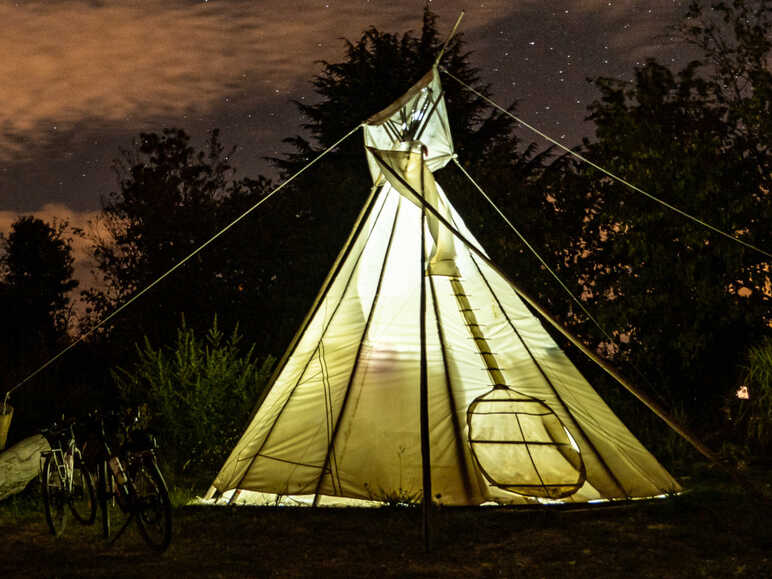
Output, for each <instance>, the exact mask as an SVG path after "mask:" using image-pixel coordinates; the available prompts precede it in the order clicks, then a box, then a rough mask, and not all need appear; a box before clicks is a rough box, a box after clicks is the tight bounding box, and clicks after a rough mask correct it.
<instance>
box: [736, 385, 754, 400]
mask: <svg viewBox="0 0 772 579" xmlns="http://www.w3.org/2000/svg"><path fill="white" fill-rule="evenodd" d="M736 395H737V397H738V398H739V399H740V400H748V399H749V398H750V397H751V395H750V393H749V392H748V387H747V386H740V387H739V388H738V389H737V393H736Z"/></svg>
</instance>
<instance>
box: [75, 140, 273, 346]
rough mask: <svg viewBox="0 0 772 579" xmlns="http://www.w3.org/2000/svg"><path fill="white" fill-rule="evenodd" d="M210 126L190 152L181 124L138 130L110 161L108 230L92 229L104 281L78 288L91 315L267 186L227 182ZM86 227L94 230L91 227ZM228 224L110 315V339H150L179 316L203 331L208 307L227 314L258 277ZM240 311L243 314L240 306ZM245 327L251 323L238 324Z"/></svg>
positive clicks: (231, 175)
mask: <svg viewBox="0 0 772 579" xmlns="http://www.w3.org/2000/svg"><path fill="white" fill-rule="evenodd" d="M231 154H232V151H228V152H226V151H225V150H224V147H223V146H222V144H221V142H220V139H219V133H218V131H216V130H215V131H213V132H212V134H211V135H210V138H209V141H208V143H207V145H206V148H205V149H203V150H196V149H195V148H194V147H193V146H191V145H190V137H189V136H188V135H187V134H186V133H185V132H184V131H182V130H178V129H165V130H164V131H163V132H162V133H161V134H157V133H142V134H141V135H140V138H139V140H138V141H136V142H135V143H134V147H133V149H131V150H125V151H122V158H120V159H119V160H117V161H116V162H115V169H116V173H117V175H118V179H119V184H120V191H119V192H114V193H111V194H110V196H109V197H108V199H106V200H105V201H103V209H102V214H101V222H100V224H99V225H101V226H102V228H103V230H104V231H106V232H107V235H101V236H100V235H99V234H98V233H93V234H92V235H91V241H92V244H93V246H92V251H93V255H94V259H95V261H96V264H97V269H98V271H99V273H100V275H101V277H102V281H103V283H104V287H103V288H99V289H92V290H89V291H87V292H85V294H84V295H85V298H86V300H87V302H88V303H89V304H90V306H91V313H92V314H93V317H95V318H102V317H104V316H105V315H106V314H108V313H109V312H111V311H112V310H114V309H115V308H116V307H117V306H119V305H121V304H123V303H125V302H126V301H127V300H128V299H130V298H131V297H132V296H133V295H135V294H136V293H137V292H139V291H141V290H142V289H144V288H145V287H147V286H148V285H149V284H150V283H152V282H153V281H155V280H156V279H158V278H159V276H161V275H162V274H164V273H165V272H166V271H168V270H169V269H170V268H171V267H172V266H173V265H175V264H176V263H178V262H179V261H180V260H182V259H184V258H185V257H186V256H188V255H189V254H190V253H191V252H192V251H193V250H195V249H196V248H198V247H199V246H200V245H201V244H202V243H204V242H205V241H206V240H208V239H209V238H210V237H211V236H212V235H214V234H215V233H216V232H218V231H219V230H220V229H221V228H222V227H224V226H225V225H226V224H227V223H229V222H230V221H231V220H232V219H233V218H234V217H235V216H236V215H238V214H239V213H241V212H242V211H243V210H244V209H246V207H247V206H249V205H251V204H252V203H254V202H255V201H256V200H257V199H259V198H260V196H261V195H262V194H263V192H264V191H265V189H266V188H267V187H269V185H270V183H269V182H268V181H267V180H265V179H263V178H261V179H259V180H256V181H255V180H250V179H243V180H236V179H235V171H234V169H233V168H232V167H231V166H230V164H229V161H230V156H231ZM94 229H95V231H97V232H98V231H100V229H99V228H98V227H97V228H94ZM250 231H251V229H250V228H246V227H244V226H241V227H237V228H235V229H234V230H232V231H231V232H230V233H229V235H228V236H224V237H223V238H221V239H219V240H218V241H217V242H216V243H214V244H212V245H211V246H209V247H208V248H207V249H206V250H205V251H203V252H201V253H199V254H198V255H196V256H195V257H194V258H193V259H191V260H190V261H189V262H187V263H186V264H185V265H183V266H182V267H181V268H180V269H179V270H177V271H176V272H175V273H174V276H173V279H165V280H164V281H162V282H161V283H159V284H158V285H157V286H155V287H154V288H153V289H152V290H151V292H149V293H148V294H147V295H145V296H143V298H142V299H141V300H138V301H137V302H136V303H135V304H133V306H132V308H133V312H132V315H131V317H130V318H129V317H122V318H118V319H117V321H116V325H115V328H114V330H113V332H114V338H115V340H116V341H118V342H122V343H127V342H128V343H133V342H138V341H139V340H141V338H142V336H144V335H147V336H149V337H150V338H151V340H152V341H153V342H154V343H163V342H165V341H167V340H169V339H171V338H173V336H174V331H175V328H176V325H177V320H178V319H179V315H180V313H182V312H184V313H186V314H187V319H188V321H189V323H190V324H191V326H192V327H194V328H204V327H207V326H208V320H210V319H211V316H212V315H213V313H215V312H218V311H221V312H222V314H221V315H222V318H223V319H225V320H226V321H228V322H229V321H231V320H232V319H233V317H234V316H241V315H242V314H244V313H245V312H244V310H240V311H235V310H236V309H237V307H236V306H238V305H239V304H242V305H243V301H244V298H243V295H242V294H248V295H250V296H251V297H254V296H255V292H256V291H257V289H259V286H260V282H259V280H257V279H256V271H258V270H259V268H257V267H255V268H253V267H250V266H249V264H250V263H254V262H255V254H254V251H253V249H254V245H253V244H251V243H244V240H243V239H242V238H240V236H244V235H249V234H250ZM247 317H249V316H248V313H247ZM245 325H246V326H248V327H250V330H251V329H252V327H251V325H250V324H248V323H247V324H245Z"/></svg>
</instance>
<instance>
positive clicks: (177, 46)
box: [0, 2, 281, 158]
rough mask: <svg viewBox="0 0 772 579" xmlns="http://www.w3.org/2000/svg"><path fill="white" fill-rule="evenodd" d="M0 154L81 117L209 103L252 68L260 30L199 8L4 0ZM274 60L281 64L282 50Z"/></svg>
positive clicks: (174, 110)
mask: <svg viewBox="0 0 772 579" xmlns="http://www.w3.org/2000/svg"><path fill="white" fill-rule="evenodd" d="M0 22H3V23H4V26H3V34H2V35H1V36H0V54H3V58H2V60H0V86H1V87H5V89H4V90H2V98H3V107H2V108H0V127H2V136H0V155H2V156H3V157H6V158H7V157H8V156H9V155H12V154H19V153H20V152H21V150H22V147H23V146H24V145H25V142H26V141H28V140H37V139H46V136H47V135H50V133H51V132H52V131H57V130H58V131H63V130H68V129H69V128H71V127H72V126H73V125H75V124H76V123H78V122H79V121H81V120H83V119H89V118H96V119H100V120H107V121H110V120H119V119H124V118H126V117H131V116H133V115H137V114H139V115H142V116H144V117H148V116H155V115H170V114H171V115H173V114H180V113H182V112H183V111H186V110H195V109H200V108H203V107H207V106H210V105H211V104H212V103H213V102H214V101H217V100H218V99H220V98H221V97H222V95H223V92H225V91H227V89H228V86H229V85H230V84H231V83H232V81H233V77H234V74H239V73H242V72H245V71H247V70H249V68H250V64H249V63H250V62H254V60H255V59H256V58H259V59H260V60H262V61H265V60H266V59H267V57H268V54H266V53H270V51H268V50H263V54H259V55H258V53H259V52H260V50H259V49H260V47H261V45H262V44H263V42H261V38H260V35H259V34H257V32H256V31H255V30H254V29H253V28H252V27H250V26H249V25H248V23H247V26H244V23H243V22H240V23H238V25H237V23H235V22H233V21H232V20H231V19H230V18H228V17H227V15H226V14H225V13H223V12H222V11H218V10H209V9H208V7H207V6H206V5H198V6H195V7H188V8H184V7H162V6H161V5H150V6H148V5H147V4H145V5H143V6H142V7H139V6H123V5H110V6H94V5H91V4H85V3H81V2H64V3H55V4H50V5H49V4H34V5H31V6H30V5H22V6H20V7H16V6H10V5H8V4H3V5H0ZM277 60H278V62H275V63H273V66H274V67H276V68H280V67H281V62H280V59H277Z"/></svg>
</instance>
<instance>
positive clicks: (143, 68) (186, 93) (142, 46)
mask: <svg viewBox="0 0 772 579" xmlns="http://www.w3.org/2000/svg"><path fill="white" fill-rule="evenodd" d="M423 5H424V1H423V0H372V1H367V0H349V1H345V2H344V1H335V0H318V1H317V0H304V1H296V0H262V1H260V2H256V1H246V0H209V1H208V2H202V1H201V0H198V1H194V0H164V1H156V0H144V1H123V2H102V1H96V0H94V1H90V2H87V1H72V0H65V1H47V2H22V1H19V2H13V1H5V0H0V22H2V23H3V33H2V35H0V54H2V55H3V57H2V59H0V96H1V97H2V106H0V231H7V229H8V226H9V225H10V223H11V222H12V221H13V220H14V219H15V218H16V217H17V216H18V215H19V214H35V215H36V216H38V217H41V218H43V219H47V220H50V219H51V218H52V217H54V216H57V217H59V218H66V219H68V220H69V221H70V223H71V224H72V225H78V226H82V225H84V224H85V223H86V222H87V220H88V219H90V218H93V216H94V215H95V212H97V211H98V209H99V207H100V196H103V195H105V194H107V193H109V192H110V191H113V190H115V189H116V188H117V186H116V180H115V176H114V174H113V172H112V169H111V163H112V160H113V159H115V158H116V157H117V156H118V148H119V147H128V146H129V145H130V144H131V140H132V138H133V137H135V136H137V135H138V133H139V132H140V131H159V130H160V129H162V128H164V127H180V128H184V129H185V130H187V131H188V132H189V133H190V134H191V135H192V136H193V138H194V141H195V143H196V144H200V143H201V142H202V141H203V139H204V138H205V136H206V134H207V131H209V130H211V129H212V128H215V127H218V128H220V129H221V137H222V140H223V142H224V143H225V145H226V146H231V145H238V146H239V149H238V152H237V155H236V157H235V158H234V159H233V160H232V161H233V164H234V165H235V166H236V167H238V169H239V174H240V175H241V176H251V177H256V176H257V174H258V173H264V174H268V175H269V176H273V175H271V172H270V171H271V170H270V167H268V166H267V165H266V163H265V162H264V161H263V157H265V156H270V155H277V154H281V153H282V152H283V151H287V148H286V145H284V144H283V143H282V142H281V140H282V139H283V138H285V137H287V136H291V135H293V134H297V133H298V132H300V128H299V126H300V123H301V122H302V120H301V119H300V118H299V115H298V113H297V111H296V109H295V107H294V106H293V105H292V104H291V102H290V101H291V100H300V101H306V102H313V101H312V99H313V98H314V94H313V92H312V88H311V84H310V81H311V80H312V78H313V77H314V75H315V74H317V73H319V71H320V70H321V67H320V65H319V64H318V62H317V61H318V60H320V59H326V60H329V61H333V62H335V61H339V60H342V59H343V56H344V55H343V42H342V39H343V38H348V39H351V40H356V39H358V38H359V37H360V35H361V32H362V31H363V30H364V29H365V28H367V27H368V26H370V25H373V26H375V27H377V28H378V29H379V30H381V31H386V32H399V33H402V32H405V31H407V30H413V31H414V32H416V33H418V32H420V27H421V16H422V8H423ZM431 8H432V10H433V11H434V12H436V13H437V14H438V15H439V17H440V19H439V22H438V26H439V29H440V30H441V31H442V35H444V34H445V33H446V32H447V31H449V30H450V28H451V27H452V25H453V23H454V22H455V20H456V18H457V17H458V14H459V13H460V11H461V10H462V9H465V10H466V14H465V16H464V19H463V21H462V25H461V29H460V30H461V32H462V33H463V35H464V39H465V40H466V43H467V44H466V46H467V49H469V50H471V51H472V52H473V54H472V57H471V62H472V64H473V65H474V66H476V67H478V68H479V69H480V70H481V72H482V77H483V80H484V81H485V82H487V83H489V84H490V85H491V90H492V93H493V98H494V100H496V101H497V102H499V103H500V104H502V105H507V104H509V103H510V102H512V101H513V100H518V101H519V107H518V112H519V114H520V115H521V116H522V117H523V118H524V119H525V120H527V121H528V122H530V123H532V124H534V125H536V126H537V127H539V128H541V129H542V130H544V131H545V132H547V133H548V134H550V135H551V136H553V137H554V138H556V139H559V140H561V141H562V142H564V143H565V144H566V145H574V144H577V143H578V142H579V141H580V140H581V138H582V137H584V136H592V126H591V125H589V124H587V123H585V122H584V121H583V119H584V118H585V116H586V115H587V110H586V107H587V105H588V104H589V103H590V102H591V101H592V100H593V99H594V98H595V96H596V93H595V92H594V90H593V89H592V87H591V86H590V85H589V84H588V83H587V81H586V79H587V78H588V77H595V76H612V77H617V78H622V79H628V80H629V79H631V78H632V72H633V68H634V66H635V65H636V64H638V63H642V62H643V61H644V60H645V59H646V58H650V57H654V58H657V59H658V60H660V62H663V63H672V64H673V65H674V66H675V67H679V66H682V65H683V64H685V61H686V57H685V56H683V54H684V52H683V47H682V46H678V45H676V44H674V43H673V42H672V41H671V39H670V38H669V37H668V36H667V34H666V28H667V26H668V25H673V24H676V23H677V22H678V20H679V16H680V14H681V13H682V12H683V11H684V10H685V2H680V1H673V0H648V1H647V2H633V1H609V0H602V1H601V0H561V1H557V0H538V1H537V0H518V1H516V2H510V1H503V0H492V1H485V2H479V1H478V2H474V3H469V2H464V1H460V0H459V1H457V0H445V1H442V2H440V1H436V0H435V1H434V2H432V3H431ZM405 88H407V87H405ZM373 112H375V111H373ZM361 120H362V119H351V126H352V127H354V126H355V125H356V124H358V123H359V122H360V121H361ZM523 131H524V132H523V134H522V135H521V137H522V138H523V139H524V140H526V141H531V140H534V141H537V142H538V137H536V136H532V135H530V134H528V133H527V132H525V131H526V130H525V129H523ZM76 245H77V246H78V247H76V250H77V253H78V257H79V264H78V265H79V268H78V269H79V271H81V272H82V271H83V269H82V268H83V267H84V264H83V262H82V259H80V258H81V255H82V247H81V246H80V244H79V243H76Z"/></svg>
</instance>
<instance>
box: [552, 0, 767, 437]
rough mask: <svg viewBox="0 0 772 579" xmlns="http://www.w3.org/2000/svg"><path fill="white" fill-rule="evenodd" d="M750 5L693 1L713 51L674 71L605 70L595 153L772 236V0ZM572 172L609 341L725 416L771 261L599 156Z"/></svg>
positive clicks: (695, 209)
mask: <svg viewBox="0 0 772 579" xmlns="http://www.w3.org/2000/svg"><path fill="white" fill-rule="evenodd" d="M750 5H751V3H750V2H747V3H746V2H743V1H740V0H738V1H736V2H733V3H732V4H731V5H729V4H725V3H719V4H716V5H715V6H714V11H713V13H714V14H718V15H721V18H722V20H721V21H722V23H723V26H722V27H720V28H719V27H717V26H712V25H708V24H705V23H704V22H702V23H700V22H701V21H700V18H702V17H704V16H706V14H707V12H708V11H707V10H706V9H705V8H704V7H702V6H701V5H699V4H696V3H695V4H693V5H692V8H691V12H690V15H689V17H688V19H687V21H686V23H685V25H684V26H683V27H682V28H681V30H682V31H683V32H684V34H685V35H686V37H687V38H688V39H690V40H691V41H692V42H694V43H695V44H696V45H697V46H699V47H700V48H701V49H702V51H703V57H702V59H701V60H699V61H695V62H692V63H690V64H689V65H688V66H687V67H685V68H684V69H683V70H680V71H678V72H677V73H673V72H672V71H671V70H670V69H668V68H667V67H665V66H662V65H660V64H658V63H656V62H654V61H649V62H647V63H646V64H645V65H644V66H641V67H639V68H637V69H636V70H635V79H634V81H633V82H632V83H623V82H620V81H617V80H613V79H596V81H595V84H596V86H597V87H598V88H599V90H600V92H601V98H600V99H599V100H598V101H596V102H595V103H593V104H592V106H591V107H590V112H591V116H590V118H591V119H592V120H593V121H594V122H595V125H596V140H595V141H594V142H589V141H585V144H584V149H585V152H584V154H585V156H587V157H589V158H591V159H593V160H595V161H596V162H598V163H599V164H600V165H603V166H604V167H606V168H607V169H609V170H611V171H612V172H614V173H616V174H618V175H621V176H623V177H624V178H625V179H627V180H628V181H630V182H632V183H635V184H636V185H637V186H639V187H641V188H642V189H643V190H645V191H648V192H649V193H651V194H653V195H656V196H657V197H659V198H661V199H665V200H666V201H668V202H670V203H672V204H673V205H676V206H678V207H680V208H682V209H684V210H685V211H687V212H689V213H691V214H693V215H698V216H700V217H701V218H702V219H704V220H705V221H707V222H709V223H711V224H713V225H715V226H717V227H719V228H721V229H722V230H724V231H728V232H730V233H732V234H734V235H737V236H739V237H741V238H742V239H744V240H745V241H747V242H749V243H752V244H754V245H756V246H759V247H765V248H769V247H770V245H772V243H771V242H772V237H771V236H770V229H769V223H770V218H772V198H770V187H771V185H772V183H770V160H771V159H770V149H769V143H770V142H772V133H771V132H770V125H769V111H770V96H771V95H772V90H770V88H771V87H772V83H770V75H769V71H768V69H767V67H768V62H769V50H770V43H769V41H768V40H767V39H766V38H765V37H764V35H763V34H761V32H760V31H762V30H768V29H769V28H768V24H769V15H770V12H769V8H768V5H767V3H766V2H764V1H761V2H758V3H757V5H758V6H759V7H760V8H759V9H758V10H755V11H754V10H750V9H749V8H748V7H749V6H750ZM751 17H752V18H755V20H752V19H751ZM729 47H731V49H730V48H729ZM569 165H571V164H570V163H569ZM569 173H571V172H568V173H567V174H566V175H567V178H566V179H564V181H563V183H564V184H565V185H567V186H566V187H565V188H564V190H563V193H561V194H560V195H561V198H560V202H564V201H565V202H566V203H569V204H570V203H572V201H570V200H567V199H568V198H569V197H570V196H573V197H574V201H573V203H576V201H575V200H576V199H579V200H581V202H582V203H584V204H585V209H584V210H583V212H582V214H581V215H582V218H581V224H582V225H581V232H579V233H578V235H576V236H575V238H574V240H573V243H572V247H573V252H574V254H575V261H576V266H575V270H576V272H577V275H578V277H580V279H582V280H584V283H585V284H586V294H585V295H586V297H587V303H588V305H589V306H590V309H591V310H592V311H593V312H596V313H597V317H598V319H599V320H600V322H601V324H602V325H604V326H606V327H607V328H611V329H612V330H613V331H614V332H615V333H616V334H617V336H618V337H619V338H620V339H619V340H618V341H617V344H616V347H615V348H616V349H612V350H611V352H612V353H614V354H615V356H616V357H617V360H618V361H621V360H626V361H629V362H631V363H632V364H633V366H635V367H637V368H640V369H641V370H642V371H643V372H644V374H647V375H648V376H649V380H650V382H651V383H652V384H654V385H656V386H655V387H656V388H657V390H658V391H659V392H660V394H662V395H663V396H664V397H665V398H666V399H667V400H668V403H669V405H671V406H675V407H683V408H688V409H689V413H690V414H692V415H697V416H700V417H701V418H702V419H703V424H709V423H712V424H715V423H716V421H717V420H718V419H719V415H718V413H717V412H716V410H717V409H718V408H719V407H720V406H721V405H722V403H723V399H724V397H725V395H726V393H727V391H728V390H729V389H731V386H732V385H733V384H734V382H735V380H736V375H735V374H736V372H737V366H738V364H739V362H740V360H741V358H742V355H743V352H744V351H745V350H746V348H747V347H748V345H749V344H751V343H753V342H755V341H756V340H758V339H759V338H760V337H761V336H762V335H764V334H765V333H768V332H769V323H770V318H771V316H770V311H771V308H770V302H771V297H770V293H769V289H768V287H765V286H766V285H767V284H768V283H769V261H768V260H767V259H766V258H765V257H764V256H763V255H761V254H759V253H758V252H754V251H752V250H749V249H747V248H745V247H743V246H741V245H739V244H736V243H733V242H731V241H728V240H726V239H724V238H722V237H720V236H716V235H715V234H713V233H711V232H709V231H708V230H707V229H705V228H703V227H700V226H697V225H695V224H694V223H692V222H690V221H687V220H685V219H684V218H683V217H682V216H680V215H677V214H675V213H673V212H671V211H670V210H667V209H665V208H664V207H662V206H661V205H658V204H656V203H653V202H652V201H651V200H649V199H646V198H644V197H643V196H641V195H639V194H637V193H633V192H630V191H629V190H626V189H624V188H623V187H622V186H621V185H619V184H618V183H616V182H613V181H611V180H610V179H608V178H606V177H605V176H603V175H600V174H599V173H598V172H597V171H595V170H593V169H586V168H584V167H581V168H579V167H575V170H574V171H573V173H572V174H569ZM586 335H587V336H592V335H593V334H592V332H591V331H590V330H587V334H586ZM594 341H595V343H596V344H598V345H601V344H602V343H603V342H604V341H605V339H604V338H603V337H602V336H598V335H597V333H596V334H595V335H594ZM708 421H710V422H708Z"/></svg>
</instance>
